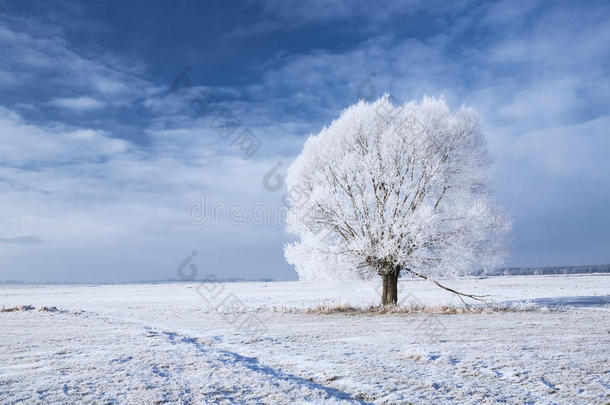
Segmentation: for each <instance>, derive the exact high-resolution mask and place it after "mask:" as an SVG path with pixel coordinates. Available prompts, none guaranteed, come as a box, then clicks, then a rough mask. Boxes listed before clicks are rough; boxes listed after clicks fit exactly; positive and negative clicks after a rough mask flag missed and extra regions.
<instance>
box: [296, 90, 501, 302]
mask: <svg viewBox="0 0 610 405" xmlns="http://www.w3.org/2000/svg"><path fill="white" fill-rule="evenodd" d="M489 163H490V161H489V158H488V155H487V153H486V148H485V139H484V136H483V134H482V132H481V129H480V126H479V121H478V119H477V116H476V114H475V113H474V112H473V111H472V110H471V109H470V108H464V107H463V108H462V109H460V110H459V111H457V112H455V113H452V112H451V111H450V109H449V108H448V106H447V104H446V103H445V101H444V100H443V99H433V98H424V99H423V100H422V101H421V102H409V103H406V104H404V105H402V106H394V105H393V103H392V102H391V100H390V98H389V97H388V96H387V95H386V96H384V97H382V98H380V99H379V100H377V101H376V102H374V103H366V102H363V101H361V102H359V103H357V104H356V105H353V106H351V107H349V108H348V109H346V110H345V111H343V113H342V114H341V116H340V117H339V118H338V119H337V120H335V121H334V122H332V124H331V125H330V126H328V127H326V128H324V129H323V130H322V131H321V132H320V133H319V134H318V135H315V136H310V137H309V139H307V141H306V143H305V146H304V148H303V152H302V153H301V155H300V156H298V157H297V159H296V160H295V161H294V163H293V164H292V165H291V166H290V168H289V170H288V176H287V179H286V180H287V185H288V190H289V198H288V200H289V206H290V209H289V212H288V221H287V222H288V225H287V230H288V232H289V233H292V234H294V235H296V236H297V237H298V239H299V241H297V242H295V243H291V244H288V245H286V247H285V255H286V258H287V260H288V262H289V263H291V264H294V265H295V267H296V270H297V272H298V274H299V277H300V278H301V279H340V278H349V277H352V278H370V277H372V276H374V275H379V276H381V278H382V280H383V293H382V304H383V305H387V304H393V303H396V302H397V301H398V297H397V282H398V277H399V275H400V274H401V273H403V274H405V273H410V274H412V275H415V276H417V277H421V278H426V279H432V278H434V277H438V276H458V275H463V274H469V273H472V272H473V271H475V270H479V269H481V268H486V267H488V266H492V265H497V264H499V263H500V261H501V260H500V259H501V256H502V254H501V253H502V252H503V249H502V238H501V237H500V236H501V235H502V234H503V233H504V232H505V231H506V230H508V228H509V221H508V220H507V218H506V216H505V215H504V214H503V212H502V211H501V210H500V209H499V207H497V206H496V204H495V203H494V201H493V197H492V194H491V191H490V180H489V176H488V168H489ZM437 284H438V283H437ZM438 285H439V286H441V287H443V288H446V287H444V286H442V285H440V284H438ZM446 289H448V288H446ZM448 290H450V291H453V290H451V289H448ZM453 292H456V291H453ZM456 293H458V294H461V295H467V296H469V295H468V294H463V293H459V292H456ZM470 297H471V298H475V297H474V296H470Z"/></svg>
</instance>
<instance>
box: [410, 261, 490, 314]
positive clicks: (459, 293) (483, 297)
mask: <svg viewBox="0 0 610 405" xmlns="http://www.w3.org/2000/svg"><path fill="white" fill-rule="evenodd" d="M402 270H406V271H408V272H409V273H411V274H413V275H415V276H417V277H419V278H422V279H424V280H428V281H432V282H433V283H434V284H436V285H437V286H439V287H440V288H442V289H443V290H447V291H449V292H452V293H454V294H455V295H457V296H458V298H459V299H460V300H461V301H462V303H464V305H466V306H467V307H468V306H469V305H468V304H467V303H466V301H464V299H463V298H462V297H467V298H470V299H473V300H476V301H483V302H487V301H488V300H487V299H485V297H489V295H474V294H466V293H463V292H460V291H457V290H454V289H453V288H449V287H446V286H444V285H442V284H441V283H439V282H438V281H436V280H433V279H431V278H428V277H427V276H425V275H423V274H420V273H418V272H416V271H413V270H411V269H405V268H403V269H402Z"/></svg>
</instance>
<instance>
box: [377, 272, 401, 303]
mask: <svg viewBox="0 0 610 405" xmlns="http://www.w3.org/2000/svg"><path fill="white" fill-rule="evenodd" d="M399 274H400V271H399V270H392V271H389V272H387V273H385V272H384V273H383V274H381V278H382V280H383V292H382V293H381V305H382V306H386V305H395V304H397V303H398V275H399Z"/></svg>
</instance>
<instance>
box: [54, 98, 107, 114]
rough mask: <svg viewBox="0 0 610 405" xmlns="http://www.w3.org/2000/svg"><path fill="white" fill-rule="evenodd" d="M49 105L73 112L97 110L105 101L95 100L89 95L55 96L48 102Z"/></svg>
mask: <svg viewBox="0 0 610 405" xmlns="http://www.w3.org/2000/svg"><path fill="white" fill-rule="evenodd" d="M49 104H50V105H52V106H55V107H60V108H65V109H68V110H72V111H75V112H83V111H91V110H99V109H101V108H104V107H105V106H106V103H105V102H103V101H100V100H96V99H94V98H92V97H89V96H81V97H73V98H56V99H54V100H51V101H50V102H49Z"/></svg>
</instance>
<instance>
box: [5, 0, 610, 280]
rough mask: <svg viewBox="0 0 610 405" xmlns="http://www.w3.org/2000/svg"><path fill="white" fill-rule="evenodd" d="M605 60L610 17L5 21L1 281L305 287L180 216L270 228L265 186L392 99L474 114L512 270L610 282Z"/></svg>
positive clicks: (215, 229)
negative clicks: (180, 276)
mask: <svg viewBox="0 0 610 405" xmlns="http://www.w3.org/2000/svg"><path fill="white" fill-rule="evenodd" d="M609 44H610V5H608V4H607V2H603V1H599V2H596V1H588V2H561V1H553V2H546V1H529V2H525V3H524V4H517V2H512V1H499V2H484V3H483V2H475V1H455V2H441V1H438V2H436V1H432V2H424V1H416V0H414V1H405V2H365V1H354V2H343V1H327V0H321V1H313V2H303V1H267V2H264V3H262V2H261V3H259V2H255V1H245V2H230V3H229V2H222V3H221V2H216V3H211V2H208V3H204V2H194V1H192V2H189V1H176V2H172V4H167V3H165V2H148V1H134V2H119V1H109V2H71V1H62V2H59V1H46V2H31V1H16V0H0V91H1V93H0V94H1V97H0V196H1V198H0V280H25V281H79V282H95V281H104V282H107V281H127V280H156V279H172V278H176V277H177V276H176V269H177V266H178V265H179V264H180V263H181V262H182V261H183V260H184V259H185V258H186V257H187V256H188V255H189V254H190V253H191V252H192V251H193V250H196V251H197V256H195V257H194V260H195V262H196V265H197V266H198V269H199V273H200V275H205V274H210V273H214V274H216V275H217V277H219V278H229V277H242V278H277V279H295V278H296V273H294V271H293V270H292V269H291V268H290V266H288V265H287V264H286V262H285V260H284V258H283V248H282V247H283V244H284V243H285V242H286V235H285V234H284V231H283V226H282V225H281V224H279V223H274V222H275V221H270V222H271V223H268V224H265V223H261V222H262V221H252V220H250V221H248V223H246V224H239V223H236V224H232V223H229V221H228V220H227V219H226V218H224V219H222V220H220V221H217V222H218V223H216V222H212V221H205V223H200V222H202V221H195V222H196V223H192V221H189V220H187V214H186V212H187V210H188V208H189V207H194V206H195V205H194V204H195V203H196V202H197V201H201V200H202V198H205V199H206V200H207V201H208V202H209V203H210V205H211V204H212V203H221V202H222V203H224V207H225V209H226V210H227V211H229V210H231V208H230V207H229V206H230V204H237V205H240V206H242V207H253V206H256V204H260V203H265V204H267V205H268V206H271V207H274V206H276V205H277V204H278V202H279V201H280V200H281V198H282V195H283V193H285V190H284V189H279V190H277V191H270V190H269V187H267V188H266V187H264V186H263V178H264V177H265V174H267V173H269V172H270V170H272V169H273V168H274V167H276V165H277V163H278V162H281V165H280V166H279V168H278V170H277V171H276V172H274V175H273V176H271V177H272V178H274V179H275V174H278V175H279V176H280V179H281V176H282V175H283V174H284V173H285V169H286V168H287V166H288V165H289V163H290V161H291V160H292V159H294V157H295V156H296V155H297V154H298V153H299V151H300V148H301V147H302V145H303V142H304V140H305V138H306V137H307V136H308V135H309V134H311V133H315V132H317V131H319V130H320V129H321V128H322V127H323V126H324V125H326V124H328V123H330V122H331V121H332V119H333V118H335V117H337V116H338V114H339V113H340V112H341V110H343V109H344V108H346V107H347V106H349V105H350V104H352V103H354V102H356V101H357V100H358V99H359V98H362V97H364V98H374V97H377V96H380V95H381V94H383V93H384V92H388V93H390V94H391V95H392V96H393V97H394V98H395V99H396V100H399V101H407V100H410V99H417V98H421V97H422V96H423V95H431V96H439V95H444V96H445V98H446V100H447V101H448V103H449V104H450V105H451V106H453V107H455V108H457V107H459V106H461V105H462V104H468V105H472V106H474V107H475V108H476V109H477V110H478V111H479V113H480V114H481V117H482V121H483V125H484V129H485V132H486V135H487V138H488V141H489V148H490V152H491V155H492V157H493V159H494V173H493V175H494V183H495V188H496V195H497V198H498V200H499V201H500V203H501V204H502V205H503V206H504V207H505V208H506V210H507V211H508V212H509V214H510V215H511V217H512V218H513V223H514V224H513V231H512V233H511V257H510V258H509V261H508V262H507V264H508V265H511V266H541V265H577V264H595V263H609V262H610V236H609V234H608V229H610V212H609V210H608V206H609V203H610V179H609V178H608V174H609V173H610V163H608V154H609V152H610V137H609V135H610V134H609V130H608V128H610V111H609V110H610V107H609V106H610V103H609V101H610V100H609V96H610V82H609V79H608V77H609V72H610V54H609V53H610V52H609V51H610V46H609ZM187 67H188V68H187ZM187 69H188V70H187ZM181 73H184V74H183V75H182V76H180V75H181ZM176 79H179V80H177V84H178V86H177V87H175V88H174V89H172V83H173V82H175V81H176ZM188 84H190V86H189V85H188ZM202 92H203V93H204V94H206V95H207V96H206V97H212V98H211V99H213V100H215V101H214V108H215V110H214V111H212V112H210V113H206V114H204V115H198V114H197V113H196V112H195V111H194V110H193V108H191V105H190V103H191V101H192V100H193V99H195V98H196V97H197V96H198V95H199V94H201V93H202ZM208 100H209V99H208ZM208 105H210V104H208ZM220 112H222V113H223V114H225V115H224V117H226V116H229V115H230V116H231V117H233V118H235V119H236V120H237V121H233V122H234V123H238V125H237V124H234V127H235V126H237V127H236V128H234V127H228V128H227V127H226V126H225V127H222V126H221V129H220V131H221V134H222V130H223V128H224V130H226V131H228V132H230V131H229V130H231V129H233V132H231V134H230V136H228V139H223V138H222V137H221V136H219V133H218V132H217V130H218V128H219V122H220V121H219V119H215V117H216V115H218V114H220ZM215 114H216V115H215ZM227 114H229V115H227ZM243 131H247V133H248V134H251V135H253V136H255V137H256V139H258V140H259V141H260V142H261V146H260V148H258V149H257V150H256V152H255V153H254V154H253V155H252V156H251V157H249V159H243V157H242V153H241V152H242V151H241V150H240V148H239V143H237V144H236V143H235V142H234V139H235V138H236V137H238V136H240V134H242V133H243ZM224 134H225V135H226V134H227V133H224ZM232 143H234V144H233V145H232Z"/></svg>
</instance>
